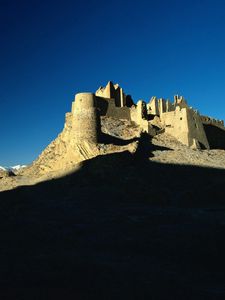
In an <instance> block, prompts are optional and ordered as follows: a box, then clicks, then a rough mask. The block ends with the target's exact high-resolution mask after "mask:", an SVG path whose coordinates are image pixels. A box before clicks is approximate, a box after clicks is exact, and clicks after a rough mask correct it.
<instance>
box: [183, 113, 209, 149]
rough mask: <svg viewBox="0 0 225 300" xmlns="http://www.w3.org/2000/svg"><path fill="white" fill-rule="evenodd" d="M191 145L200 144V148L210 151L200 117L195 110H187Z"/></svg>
mask: <svg viewBox="0 0 225 300" xmlns="http://www.w3.org/2000/svg"><path fill="white" fill-rule="evenodd" d="M187 118H188V139H189V145H190V146H192V145H193V144H194V143H196V141H197V143H199V146H200V148H202V149H204V148H205V149H209V143H208V140H207V137H206V134H205V130H204V127H203V124H202V121H201V117H200V115H199V114H198V113H197V112H196V111H194V110H193V109H190V108H189V109H187Z"/></svg>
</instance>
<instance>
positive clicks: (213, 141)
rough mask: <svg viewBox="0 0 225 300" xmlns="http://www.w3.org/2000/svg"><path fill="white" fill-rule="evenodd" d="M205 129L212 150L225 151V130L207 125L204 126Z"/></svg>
mask: <svg viewBox="0 0 225 300" xmlns="http://www.w3.org/2000/svg"><path fill="white" fill-rule="evenodd" d="M204 129H205V133H206V136H207V139H208V142H209V146H210V148H211V149H223V150H225V130H223V129H221V128H219V127H217V126H213V125H207V124H204Z"/></svg>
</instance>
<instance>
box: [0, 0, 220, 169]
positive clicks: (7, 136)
mask: <svg viewBox="0 0 225 300" xmlns="http://www.w3.org/2000/svg"><path fill="white" fill-rule="evenodd" d="M0 32H1V47H0V58H1V59H0V104H1V108H0V120H1V136H0V143H1V144H0V165H3V166H8V165H14V164H17V163H20V164H27V163H30V162H31V161H32V160H33V159H35V158H36V157H37V156H38V155H39V154H40V152H41V151H42V150H43V149H44V148H45V146H47V145H48V144H49V142H50V141H51V140H53V139H54V138H55V137H56V136H57V134H58V133H59V132H60V131H61V130H62V128H63V123H64V115H65V113H66V112H67V111H70V107H71V102H72V100H73V98H74V94H75V93H77V92H81V91H92V92H94V91H95V90H96V89H97V88H98V87H99V86H100V85H105V84H106V83H107V81H108V80H112V81H114V82H115V83H116V82H118V83H119V84H120V85H121V86H122V87H124V89H125V92H126V93H128V94H131V95H132V96H133V98H134V99H135V100H136V101H137V100H138V99H144V100H146V101H148V100H149V98H150V97H151V96H153V95H155V96H158V97H164V98H170V99H172V96H173V95H174V94H176V93H179V94H182V95H184V96H185V98H187V100H188V102H189V104H190V105H192V106H194V107H195V108H198V109H199V110H200V112H201V113H202V114H208V115H211V116H214V117H217V118H219V119H225V84H224V83H225V1H224V0H221V1H220V0H155V1H152V0H148V1H143V0H139V1H123V0H120V1H118V0H114V1H110V0H107V1H94V0H89V1H85V0H83V1H68V0H64V1H57V0H55V1H49V0H45V1H32V0H29V1H24V0H20V1H18V0H11V1H9V0H6V1H2V0H0Z"/></svg>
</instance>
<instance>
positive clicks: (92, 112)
mask: <svg viewBox="0 0 225 300" xmlns="http://www.w3.org/2000/svg"><path fill="white" fill-rule="evenodd" d="M72 116H73V121H72V122H73V125H72V127H73V132H74V134H75V138H76V139H77V140H78V141H82V140H88V141H91V142H93V143H97V142H98V137H99V134H100V131H101V123H100V115H99V113H98V109H97V107H96V98H95V95H94V94H92V93H79V94H76V96H75V102H73V104H72Z"/></svg>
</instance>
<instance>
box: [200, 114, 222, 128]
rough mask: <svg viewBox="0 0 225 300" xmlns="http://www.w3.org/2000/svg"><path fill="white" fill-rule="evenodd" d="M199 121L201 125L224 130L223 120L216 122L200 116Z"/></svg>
mask: <svg viewBox="0 0 225 300" xmlns="http://www.w3.org/2000/svg"><path fill="white" fill-rule="evenodd" d="M201 120H202V123H203V124H206V125H213V126H217V127H220V128H223V129H225V128H224V121H223V120H217V119H214V118H211V117H208V116H201Z"/></svg>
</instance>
